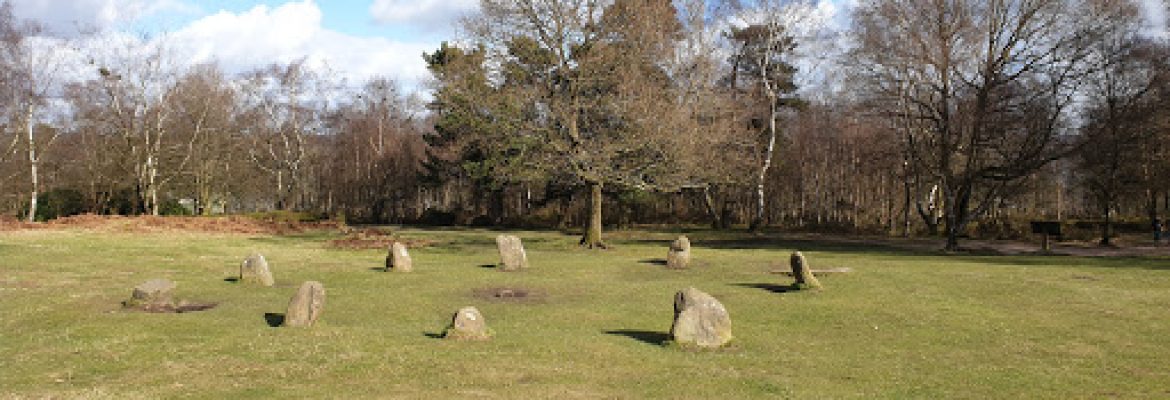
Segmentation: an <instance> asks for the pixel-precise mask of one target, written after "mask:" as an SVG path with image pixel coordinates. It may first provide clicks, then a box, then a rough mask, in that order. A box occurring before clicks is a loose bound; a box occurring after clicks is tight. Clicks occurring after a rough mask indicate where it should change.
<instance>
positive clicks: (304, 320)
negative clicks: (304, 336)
mask: <svg viewBox="0 0 1170 400" xmlns="http://www.w3.org/2000/svg"><path fill="white" fill-rule="evenodd" d="M324 308H325V285H322V284H321V282H317V281H308V282H305V283H302V284H301V287H300V289H298V290H297V293H296V294H295V295H293V297H292V299H291V300H289V302H288V312H286V313H285V314H284V326H293V327H299V326H312V325H313V324H314V323H316V322H317V319H318V318H320V317H321V312H322V311H323V309H324Z"/></svg>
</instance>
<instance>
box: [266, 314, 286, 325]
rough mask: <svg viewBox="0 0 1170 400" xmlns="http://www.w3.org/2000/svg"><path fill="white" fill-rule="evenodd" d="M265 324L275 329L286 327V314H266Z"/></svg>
mask: <svg viewBox="0 0 1170 400" xmlns="http://www.w3.org/2000/svg"><path fill="white" fill-rule="evenodd" d="M264 322H267V323H268V326H271V327H273V328H279V327H280V326H281V325H284V314H280V313H264Z"/></svg>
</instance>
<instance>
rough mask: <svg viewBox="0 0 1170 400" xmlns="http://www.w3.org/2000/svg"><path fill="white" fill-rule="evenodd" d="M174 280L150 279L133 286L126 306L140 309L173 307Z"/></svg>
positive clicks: (125, 303)
mask: <svg viewBox="0 0 1170 400" xmlns="http://www.w3.org/2000/svg"><path fill="white" fill-rule="evenodd" d="M176 286H177V285H175V282H172V281H170V280H167V279H151V280H149V281H146V282H144V283H142V284H140V285H138V286H135V287H134V292H133V293H131V294H130V300H127V301H126V302H124V303H123V304H124V305H125V306H126V307H134V308H142V309H160V308H173V307H174V306H175V300H174V292H175V287H176Z"/></svg>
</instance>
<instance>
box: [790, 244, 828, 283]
mask: <svg viewBox="0 0 1170 400" xmlns="http://www.w3.org/2000/svg"><path fill="white" fill-rule="evenodd" d="M790 264H792V277H793V278H795V279H796V286H797V287H799V288H813V289H821V282H820V281H818V280H817V277H816V276H815V275H813V272H812V267H810V266H809V265H808V260H806V259H805V258H804V254H801V253H800V252H799V251H798V252H795V253H792V257H791V259H790Z"/></svg>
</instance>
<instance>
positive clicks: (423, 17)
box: [370, 0, 479, 31]
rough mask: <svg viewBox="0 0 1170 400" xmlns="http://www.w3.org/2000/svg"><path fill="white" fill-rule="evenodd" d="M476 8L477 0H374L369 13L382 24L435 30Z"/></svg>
mask: <svg viewBox="0 0 1170 400" xmlns="http://www.w3.org/2000/svg"><path fill="white" fill-rule="evenodd" d="M478 7H479V1H478V0H375V1H374V4H371V5H370V15H372V16H373V17H374V21H377V22H378V23H381V24H386V25H408V26H411V27H414V28H416V29H420V30H423V31H436V30H447V29H450V28H451V27H452V26H453V25H454V24H455V22H456V20H458V18H459V17H461V16H463V15H465V14H467V13H469V12H472V11H475V10H476V9H477V8H478Z"/></svg>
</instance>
